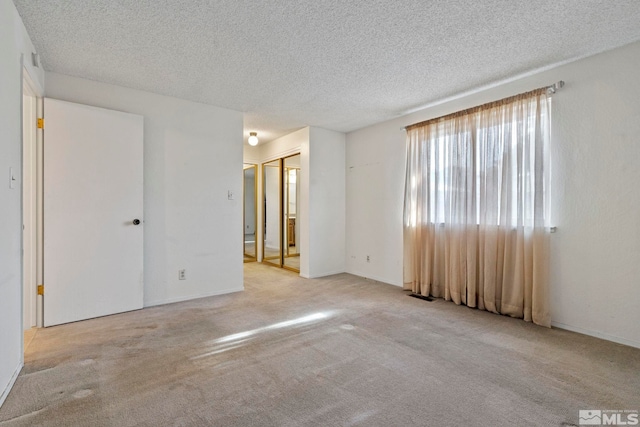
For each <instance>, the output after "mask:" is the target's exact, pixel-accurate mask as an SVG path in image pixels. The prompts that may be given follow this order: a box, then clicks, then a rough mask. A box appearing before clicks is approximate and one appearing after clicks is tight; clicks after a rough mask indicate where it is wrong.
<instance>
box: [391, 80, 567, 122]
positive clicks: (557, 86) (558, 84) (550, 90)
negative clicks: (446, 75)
mask: <svg viewBox="0 0 640 427" xmlns="http://www.w3.org/2000/svg"><path fill="white" fill-rule="evenodd" d="M563 86H564V81H563V80H560V81H558V82H556V83H554V84H552V85H550V86H543V87H540V88H538V89H534V90H530V91H528V92H523V93H520V94H518V95H513V96H508V97H506V98H503V99H499V100H497V101H491V102H487V103H486V104H482V105H478V106H475V107H471V108H467V109H464V110H460V111H456V112H455V113H451V114H445V115H444V116H440V117H435V118H433V119H428V120H423V121H421V122H417V123H413V124H411V125H408V126H404V127H402V128H400V129H401V130H404V131H406V130H407V129H409V128H412V127H414V126H420V125H426V124H427V123H429V122H435V121H437V120H441V119H444V118H447V117H452V116H454V115H459V114H461V113H465V112H471V111H472V110H476V109H480V108H483V107H487V106H489V105H491V104H495V103H497V102H503V101H506V100H509V99H511V98H516V97H518V96H521V95H525V94H528V93H534V92H538V91H546V92H547V94H549V95H553V94H554V93H556V92H557V91H558V89H561V88H562V87H563Z"/></svg>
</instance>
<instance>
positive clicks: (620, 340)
mask: <svg viewBox="0 0 640 427" xmlns="http://www.w3.org/2000/svg"><path fill="white" fill-rule="evenodd" d="M551 326H552V327H554V328H558V329H565V330H567V331H571V332H577V333H579V334H582V335H589V336H590V337H595V338H600V339H603V340H607V341H612V342H615V343H618V344H624V345H628V346H629V347H635V348H640V342H637V341H633V340H628V339H626V338H621V337H617V336H615V335H609V334H603V333H602V332H597V331H592V330H590V329H583V328H580V327H577V326H571V325H566V324H564V323H560V322H551Z"/></svg>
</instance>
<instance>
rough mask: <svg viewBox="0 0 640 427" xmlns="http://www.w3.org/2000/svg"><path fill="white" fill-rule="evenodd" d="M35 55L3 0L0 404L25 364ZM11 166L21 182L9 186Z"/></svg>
mask: <svg viewBox="0 0 640 427" xmlns="http://www.w3.org/2000/svg"><path fill="white" fill-rule="evenodd" d="M31 52H35V49H34V48H33V45H32V44H31V41H30V39H29V36H28V34H27V32H26V30H25V28H24V25H23V24H22V21H21V20H20V17H19V15H18V12H17V11H16V9H15V7H14V6H13V3H12V2H11V1H8V0H2V1H0V129H2V131H1V132H0V405H1V404H2V402H4V399H5V398H6V396H7V394H8V392H9V390H10V387H11V385H12V384H13V381H15V378H16V377H17V375H18V373H19V372H20V369H21V368H22V362H23V348H22V346H23V344H22V340H23V338H22V337H23V336H22V264H21V249H22V226H21V224H22V197H21V196H22V192H21V186H22V155H21V152H22V57H23V56H24V58H25V60H24V64H25V67H26V68H27V72H28V73H29V75H30V76H31V79H32V80H33V81H34V83H35V85H36V86H37V87H38V90H39V91H42V88H43V87H44V77H43V74H42V72H41V71H40V69H36V68H34V67H33V66H32V65H31ZM9 168H13V170H14V176H15V178H16V182H15V188H13V189H10V188H9Z"/></svg>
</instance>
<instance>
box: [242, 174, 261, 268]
mask: <svg viewBox="0 0 640 427" xmlns="http://www.w3.org/2000/svg"><path fill="white" fill-rule="evenodd" d="M257 172H258V165H252V164H248V163H245V164H244V179H243V181H244V184H243V211H244V216H243V218H244V220H243V223H244V227H243V229H244V262H252V261H256V260H257V258H258V257H257V255H258V254H257V245H256V242H257V240H256V228H257V225H258V215H257V214H258V212H257V207H258V206H257V203H256V201H257V196H258V195H257V191H256V190H257V189H258V186H257V178H258V176H257Z"/></svg>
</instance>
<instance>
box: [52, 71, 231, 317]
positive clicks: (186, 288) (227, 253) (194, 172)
mask: <svg viewBox="0 0 640 427" xmlns="http://www.w3.org/2000/svg"><path fill="white" fill-rule="evenodd" d="M46 84H47V90H46V94H47V96H48V97H51V98H57V99H62V100H66V101H71V102H77V103H82V104H87V105H94V106H97V107H103V108H110V109H113V110H119V111H125V112H129V113H135V114H140V115H142V116H144V211H145V212H144V227H145V228H144V232H145V235H144V275H145V279H144V283H145V285H144V302H145V306H150V305H157V304H163V303H168V302H174V301H180V300H185V299H191V298H197V297H201V296H207V295H216V294H222V293H227V292H233V291H239V290H242V289H243V273H242V259H243V258H242V238H241V236H242V196H241V195H242V113H239V112H236V111H231V110H226V109H223V108H217V107H213V106H210V105H205V104H198V103H194V102H190V101H184V100H180V99H176V98H170V97H166V96H161V95H156V94H152V93H148V92H142V91H137V90H133V89H128V88H124V87H118V86H113V85H107V84H103V83H98V82H94V81H90V80H84V79H79V78H75V77H69V76H64V75H60V74H54V73H47V74H46ZM45 117H46V111H45ZM45 139H46V129H45ZM45 143H46V142H45ZM228 190H231V191H232V192H233V193H234V194H235V195H236V196H235V199H234V200H228V199H227V191H228ZM183 268H184V269H186V270H187V271H186V277H187V279H186V280H184V281H182V280H178V270H179V269H183Z"/></svg>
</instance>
